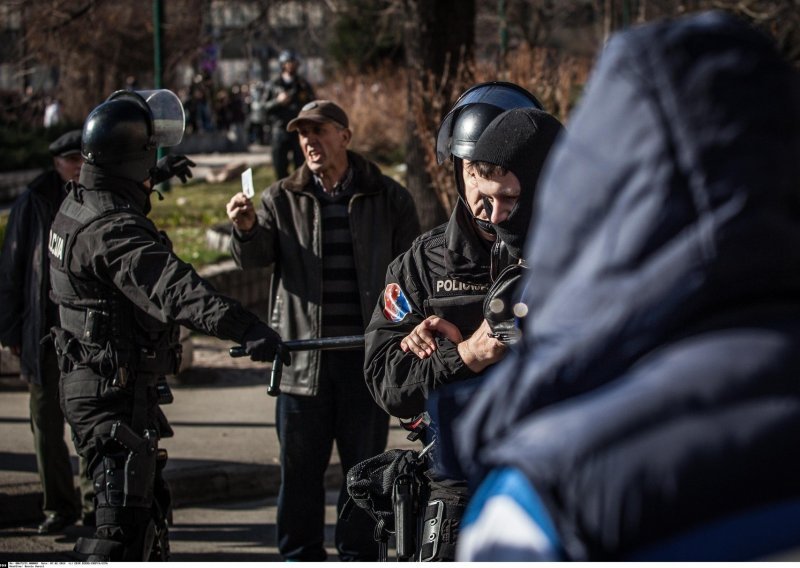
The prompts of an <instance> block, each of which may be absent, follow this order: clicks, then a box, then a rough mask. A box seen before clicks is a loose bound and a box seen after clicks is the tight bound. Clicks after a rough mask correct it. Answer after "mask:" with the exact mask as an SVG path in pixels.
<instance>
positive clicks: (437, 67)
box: [403, 0, 475, 230]
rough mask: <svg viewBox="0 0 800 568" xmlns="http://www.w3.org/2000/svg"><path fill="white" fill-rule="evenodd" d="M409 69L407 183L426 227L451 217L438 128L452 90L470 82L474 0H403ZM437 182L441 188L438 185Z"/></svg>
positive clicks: (450, 98)
mask: <svg viewBox="0 0 800 568" xmlns="http://www.w3.org/2000/svg"><path fill="white" fill-rule="evenodd" d="M403 13H404V16H405V24H404V25H405V28H404V45H405V52H406V67H407V70H408V109H409V115H408V119H407V120H406V166H407V171H406V185H407V187H408V190H409V191H410V192H411V195H412V196H413V197H414V200H415V201H416V204H417V210H418V212H419V217H420V222H421V224H422V228H423V230H427V229H430V228H432V227H434V226H436V225H438V224H440V223H442V222H443V221H445V220H446V219H447V215H448V213H449V210H450V207H451V206H452V196H453V192H452V190H448V189H447V188H446V187H445V188H443V187H442V186H441V185H440V184H434V183H433V178H432V172H433V174H434V175H441V174H440V172H441V171H442V170H444V168H437V165H436V160H435V158H434V145H435V134H436V130H437V128H438V125H439V122H440V121H441V119H442V118H443V115H444V113H445V112H446V110H447V109H448V108H449V107H450V105H451V104H452V102H453V100H454V93H457V92H458V91H460V90H461V89H462V88H463V86H464V85H466V84H467V83H468V78H469V68H470V65H469V62H470V60H471V57H472V49H473V41H474V36H475V1H474V0H403ZM437 188H438V191H437Z"/></svg>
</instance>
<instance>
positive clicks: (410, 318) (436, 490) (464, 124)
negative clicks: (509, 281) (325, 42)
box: [365, 82, 541, 560]
mask: <svg viewBox="0 0 800 568" xmlns="http://www.w3.org/2000/svg"><path fill="white" fill-rule="evenodd" d="M517 107H533V108H541V105H540V103H539V102H538V100H537V99H536V98H535V97H534V96H533V95H532V94H530V93H529V92H527V91H526V90H525V89H523V88H521V87H519V86H517V85H514V84H511V83H502V82H490V83H482V84H479V85H475V86H474V87H472V88H470V89H468V90H467V91H465V92H464V93H463V94H462V95H461V97H460V98H459V99H458V101H457V102H456V104H455V105H454V107H453V108H452V109H451V110H450V112H449V113H448V114H447V115H446V116H445V118H444V119H443V120H442V123H441V125H440V127H439V131H438V134H437V144H436V152H437V158H438V161H439V163H440V164H441V163H443V162H444V161H445V160H446V159H447V158H451V159H452V164H453V174H454V176H455V181H456V186H457V188H458V194H459V199H458V202H457V204H456V206H455V208H454V209H453V212H452V215H451V217H450V220H449V221H448V222H447V223H446V224H444V225H441V226H439V227H436V228H434V229H432V230H431V231H429V232H427V233H425V234H424V235H422V236H420V237H418V238H417V239H416V240H415V241H414V243H413V245H412V246H411V248H410V249H409V250H408V251H407V252H406V253H404V254H403V255H401V256H399V257H398V258H397V259H395V260H394V262H392V264H391V265H390V266H389V268H388V270H387V273H386V288H385V291H384V294H383V295H382V298H381V299H380V300H379V301H378V305H377V306H376V309H375V311H374V313H373V316H372V320H371V321H370V323H369V325H368V327H367V330H366V364H365V375H366V378H367V385H368V387H369V389H370V391H371V392H372V395H373V397H374V398H375V400H376V401H377V402H378V403H379V404H380V405H381V406H382V407H383V408H384V409H385V410H386V411H387V412H388V413H389V414H391V415H393V416H397V417H399V418H411V417H414V416H417V415H419V414H421V413H423V412H424V411H425V403H426V399H427V398H428V396H429V394H430V392H431V391H433V390H434V389H436V388H438V387H439V386H440V385H443V384H447V383H450V382H454V381H459V380H464V379H467V378H469V377H473V376H476V375H477V374H478V373H480V372H481V371H482V370H483V369H485V368H486V367H487V366H488V365H490V364H492V363H494V362H496V361H498V360H500V359H501V358H502V357H503V356H504V354H505V351H506V347H505V345H504V344H503V342H501V341H499V340H498V339H496V338H494V337H489V333H490V332H491V330H490V329H489V328H488V324H487V322H486V321H485V320H484V315H483V303H484V296H485V295H486V293H487V291H488V290H489V288H490V286H491V285H492V282H493V280H494V279H495V278H496V277H497V275H498V274H499V273H500V271H501V270H502V269H503V268H504V267H505V266H506V265H508V264H510V263H514V262H516V260H515V259H513V258H512V257H511V256H510V255H509V253H508V250H507V248H506V247H505V246H504V244H503V243H502V242H501V241H498V240H497V239H496V238H495V235H494V229H493V227H492V224H491V223H490V221H489V219H488V217H487V215H486V212H485V210H484V202H483V199H482V197H481V195H480V193H479V192H478V191H477V189H476V187H475V185H474V184H471V183H467V182H468V181H469V180H470V176H469V163H470V160H472V153H473V152H474V149H475V144H476V142H477V141H478V139H479V137H480V135H481V133H482V132H483V130H484V129H485V128H486V127H487V126H488V125H489V124H490V123H491V122H492V120H493V119H494V118H495V117H497V116H498V115H500V114H501V113H502V112H503V111H505V110H507V109H510V108H517ZM463 338H467V339H466V340H464V339H463ZM431 481H432V482H431V484H430V495H429V497H428V510H427V511H426V520H428V519H434V518H436V517H437V516H438V517H440V519H439V520H442V519H444V520H445V521H447V522H444V523H442V522H437V523H433V524H432V523H430V522H426V523H424V524H423V526H425V527H432V526H438V527H441V528H442V530H440V531H438V532H430V533H426V534H424V535H423V536H422V545H423V546H422V548H421V551H420V555H419V558H418V560H432V559H436V560H452V559H453V557H454V545H455V540H456V537H457V535H458V522H459V519H460V517H461V513H462V512H463V507H464V504H465V499H466V484H465V483H464V482H463V481H461V480H452V479H442V478H441V477H440V476H438V475H436V474H432V475H431ZM445 533H447V534H445Z"/></svg>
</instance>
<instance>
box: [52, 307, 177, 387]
mask: <svg viewBox="0 0 800 568" xmlns="http://www.w3.org/2000/svg"><path fill="white" fill-rule="evenodd" d="M98 304H100V305H101V306H102V307H104V308H106V309H105V310H104V309H100V307H99V306H98V307H74V306H70V305H67V304H61V305H60V306H59V315H60V317H61V328H60V331H61V332H59V331H58V330H59V328H55V331H54V336H53V339H54V342H55V346H56V354H58V355H59V359H60V360H61V359H62V358H63V357H62V353H63V355H65V358H66V359H68V360H69V361H68V362H64V363H62V365H66V364H68V363H72V364H73V365H87V366H90V367H93V368H97V370H98V371H99V372H101V373H102V374H108V373H113V372H115V371H116V370H117V369H122V368H125V369H128V370H129V371H133V372H136V373H152V374H154V375H174V374H176V373H177V372H178V371H179V370H180V364H181V351H182V349H181V345H180V342H178V341H175V342H174V343H173V342H172V341H164V339H163V337H164V335H165V334H164V333H160V334H159V336H160V337H159V339H155V340H154V341H153V343H154V345H153V346H148V347H143V346H137V345H136V343H137V342H136V341H135V340H134V338H133V337H131V336H128V337H126V336H123V335H122V334H121V333H120V331H119V330H117V329H115V327H122V326H121V325H116V326H115V325H112V321H111V320H112V316H111V315H110V314H109V311H107V310H108V307H109V305H108V303H107V302H102V303H98ZM131 323H132V322H131ZM102 346H105V347H102ZM59 351H60V353H59ZM61 370H62V371H63V372H69V371H68V369H64V368H62V369H61ZM123 381H124V379H123Z"/></svg>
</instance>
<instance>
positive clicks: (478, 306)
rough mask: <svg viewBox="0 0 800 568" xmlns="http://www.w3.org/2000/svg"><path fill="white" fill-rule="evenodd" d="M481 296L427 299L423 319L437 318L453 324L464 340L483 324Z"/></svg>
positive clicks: (424, 304)
mask: <svg viewBox="0 0 800 568" xmlns="http://www.w3.org/2000/svg"><path fill="white" fill-rule="evenodd" d="M483 296H484V295H483V294H482V293H481V294H476V295H474V296H451V297H445V298H428V299H427V300H425V302H424V303H423V309H424V310H425V317H428V316H439V317H440V318H442V319H445V320H447V321H449V322H450V323H452V324H455V326H456V327H457V328H458V329H459V330H460V331H461V334H462V335H463V336H464V338H467V337H469V336H470V335H472V334H473V333H475V330H476V329H478V327H480V325H481V322H483Z"/></svg>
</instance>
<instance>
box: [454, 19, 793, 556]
mask: <svg viewBox="0 0 800 568" xmlns="http://www.w3.org/2000/svg"><path fill="white" fill-rule="evenodd" d="M799 133H800V89H798V79H797V75H796V72H794V71H792V70H791V69H790V68H789V66H788V65H787V64H786V63H785V62H784V61H783V60H781V59H780V57H779V56H778V55H777V54H776V52H775V50H774V48H773V46H772V44H771V43H770V41H769V40H768V39H767V38H766V37H765V36H762V35H761V34H760V33H758V32H756V31H755V30H753V29H751V28H749V27H748V26H746V25H745V24H743V23H742V22H740V21H738V20H735V19H734V18H733V17H731V16H728V15H724V14H720V13H708V14H703V15H701V16H699V17H693V18H688V19H684V20H679V21H677V22H663V23H657V24H651V25H648V26H644V27H641V28H638V29H633V30H630V31H627V32H624V33H622V34H619V35H617V36H615V37H614V38H612V40H611V41H610V42H609V44H608V46H607V48H606V50H605V52H604V54H603V55H602V57H601V58H600V60H599V62H598V65H597V67H596V69H595V71H594V73H593V76H592V78H591V80H590V83H589V85H588V88H587V91H586V93H585V96H584V100H583V102H582V104H581V106H580V107H579V109H578V110H577V111H576V113H575V114H574V115H573V117H572V120H571V121H570V129H569V131H568V133H567V135H566V136H565V137H564V138H563V139H562V140H561V142H560V144H559V145H558V147H557V148H556V149H555V150H554V151H553V153H552V154H551V156H550V159H549V161H548V165H547V169H546V171H545V173H544V174H543V178H542V179H541V180H540V186H539V190H538V193H537V201H536V203H535V206H534V220H533V223H532V227H533V229H532V231H531V234H530V235H529V239H528V242H527V245H526V251H525V256H526V258H527V259H528V261H529V264H530V268H531V270H530V272H529V274H530V276H529V279H530V282H529V286H528V287H527V289H526V296H525V298H524V300H525V301H526V303H527V304H528V307H529V316H528V318H527V320H526V324H525V330H524V340H523V342H522V343H521V345H520V347H519V349H518V350H516V351H515V352H513V353H511V354H510V355H509V356H508V357H507V358H506V360H505V361H503V362H502V363H500V364H499V365H498V366H497V367H496V368H495V370H494V371H493V372H492V373H491V374H490V375H489V376H488V377H487V378H486V379H485V381H484V382H483V383H482V384H481V386H480V388H479V389H478V390H477V391H476V392H475V393H474V394H473V395H472V397H471V400H470V401H469V402H468V403H467V406H466V409H465V410H463V411H462V412H461V414H460V415H459V416H458V417H457V418H456V419H455V421H454V423H453V425H452V429H453V431H454V436H455V438H454V440H453V442H454V445H455V450H456V455H457V457H458V460H459V462H460V465H461V467H462V469H463V470H464V472H465V473H466V474H467V475H468V476H469V478H470V480H471V481H472V482H473V483H477V482H479V481H480V479H481V478H482V477H483V476H485V475H486V473H487V472H488V471H490V470H491V469H493V468H497V467H503V466H511V467H516V468H518V469H519V470H521V471H522V472H523V473H524V474H525V475H526V476H527V477H528V479H529V480H530V481H531V483H532V484H533V486H534V487H535V488H536V490H537V492H538V493H539V494H540V495H541V497H542V499H543V501H544V502H545V503H546V505H547V508H548V510H549V512H550V514H551V516H552V517H553V520H554V522H555V524H556V526H557V528H558V530H559V533H560V535H561V537H562V542H563V544H564V546H565V548H566V553H567V556H568V557H570V558H572V559H578V560H581V559H604V558H614V557H619V556H620V555H624V554H625V553H627V552H629V551H631V550H633V549H636V548H639V547H641V546H643V545H646V544H648V543H653V542H657V541H659V540H661V539H664V538H666V537H668V536H670V535H673V534H676V533H678V532H680V531H683V530H687V529H691V528H692V527H693V526H697V525H699V524H701V523H703V522H706V521H708V520H710V519H713V518H715V517H718V516H720V515H725V514H728V513H732V512H736V511H742V510H746V509H748V508H750V507H754V506H757V505H761V504H764V503H769V502H774V501H777V500H780V499H784V498H787V497H791V496H798V495H800V483H798V482H797V480H798V474H799V473H800V453H799V452H798V451H797V448H798V447H800V388H799V387H800V134H799Z"/></svg>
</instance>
